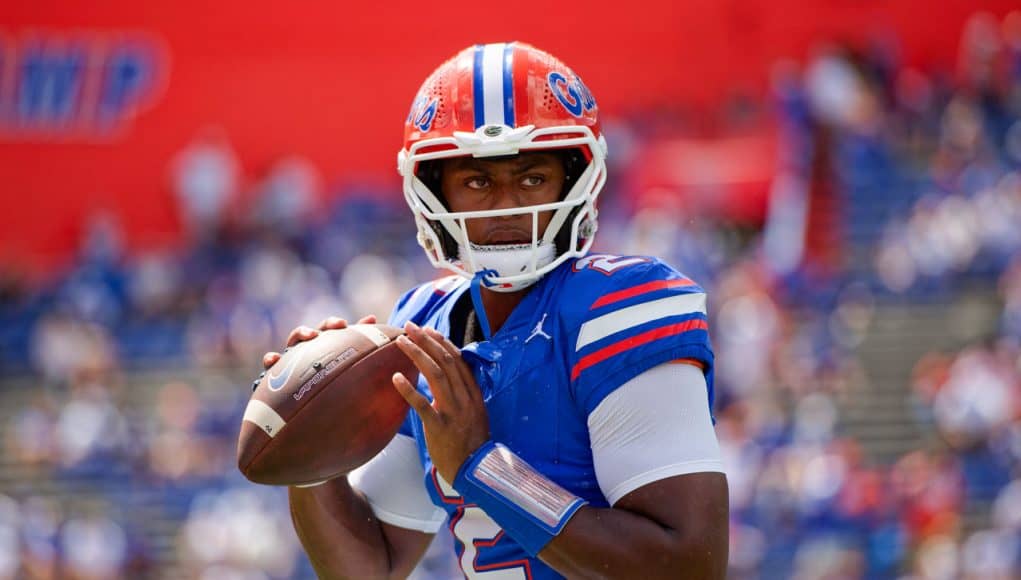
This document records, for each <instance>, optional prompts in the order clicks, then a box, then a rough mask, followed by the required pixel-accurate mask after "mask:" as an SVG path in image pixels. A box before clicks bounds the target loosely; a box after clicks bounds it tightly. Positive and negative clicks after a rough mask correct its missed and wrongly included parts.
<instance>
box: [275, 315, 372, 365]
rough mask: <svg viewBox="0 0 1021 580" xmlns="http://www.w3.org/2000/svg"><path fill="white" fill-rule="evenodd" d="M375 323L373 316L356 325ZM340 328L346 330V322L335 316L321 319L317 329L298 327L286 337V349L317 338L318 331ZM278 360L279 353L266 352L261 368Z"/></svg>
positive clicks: (364, 318)
mask: <svg viewBox="0 0 1021 580" xmlns="http://www.w3.org/2000/svg"><path fill="white" fill-rule="evenodd" d="M375 323H376V316H375V315H374V314H370V315H368V316H365V317H363V318H362V319H361V320H359V321H358V324H375ZM341 328H347V321H346V320H344V319H343V318H339V317H336V316H330V317H327V318H325V319H323V321H322V322H320V323H319V328H318V329H316V328H309V327H308V326H299V327H297V328H295V329H294V330H292V331H291V333H290V334H288V335H287V348H290V347H292V346H294V345H296V344H298V343H299V342H305V341H306V340H312V339H313V338H315V337H317V336H319V332H320V331H323V330H339V329H341ZM278 360H280V353H279V352H267V353H266V354H264V355H262V366H263V368H267V369H268V368H269V367H271V366H273V365H274V364H276V362H277V361H278Z"/></svg>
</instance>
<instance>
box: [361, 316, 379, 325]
mask: <svg viewBox="0 0 1021 580" xmlns="http://www.w3.org/2000/svg"><path fill="white" fill-rule="evenodd" d="M358 324H376V315H375V314H370V315H368V316H363V317H361V318H360V319H359V320H358Z"/></svg>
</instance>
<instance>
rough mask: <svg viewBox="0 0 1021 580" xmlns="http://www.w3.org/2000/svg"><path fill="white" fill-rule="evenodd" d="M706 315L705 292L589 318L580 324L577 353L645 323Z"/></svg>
mask: <svg viewBox="0 0 1021 580" xmlns="http://www.w3.org/2000/svg"><path fill="white" fill-rule="evenodd" d="M687 313H698V314H702V315H703V316H704V315H705V313H706V297H705V294H704V293H702V292H699V293H696V294H676V295H672V296H667V297H665V298H659V299H655V300H649V301H648V302H639V303H638V304H634V305H631V306H627V307H624V308H620V309H618V310H614V311H612V312H609V313H607V314H603V315H602V316H599V317H596V318H593V319H590V320H589V321H587V322H585V323H583V324H582V325H581V329H580V330H579V331H578V340H577V342H576V344H575V347H574V348H575V350H576V351H580V350H581V349H583V348H585V347H586V346H588V345H590V344H592V343H594V342H598V341H600V340H602V339H604V338H606V337H608V336H611V335H613V334H617V333H619V332H624V331H626V330H628V329H631V328H635V327H638V326H641V325H643V324H646V323H649V322H653V321H656V320H661V319H664V318H668V317H671V316H677V315H678V314H687Z"/></svg>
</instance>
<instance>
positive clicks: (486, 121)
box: [472, 42, 514, 129]
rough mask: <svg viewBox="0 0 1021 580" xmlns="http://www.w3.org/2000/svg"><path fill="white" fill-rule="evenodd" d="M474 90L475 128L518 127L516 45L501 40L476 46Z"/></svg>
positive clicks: (473, 77)
mask: <svg viewBox="0 0 1021 580" xmlns="http://www.w3.org/2000/svg"><path fill="white" fill-rule="evenodd" d="M473 65H474V70H473V73H474V74H473V75H472V91H473V92H474V98H475V102H474V105H475V128H476V129H478V128H479V127H481V126H483V125H507V126H508V127H513V126H514V78H513V74H512V71H513V70H514V69H513V67H514V45H513V44H512V43H506V42H500V43H496V44H486V45H482V44H480V45H478V46H476V47H475V55H474V62H473Z"/></svg>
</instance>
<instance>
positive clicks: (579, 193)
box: [399, 126, 606, 292]
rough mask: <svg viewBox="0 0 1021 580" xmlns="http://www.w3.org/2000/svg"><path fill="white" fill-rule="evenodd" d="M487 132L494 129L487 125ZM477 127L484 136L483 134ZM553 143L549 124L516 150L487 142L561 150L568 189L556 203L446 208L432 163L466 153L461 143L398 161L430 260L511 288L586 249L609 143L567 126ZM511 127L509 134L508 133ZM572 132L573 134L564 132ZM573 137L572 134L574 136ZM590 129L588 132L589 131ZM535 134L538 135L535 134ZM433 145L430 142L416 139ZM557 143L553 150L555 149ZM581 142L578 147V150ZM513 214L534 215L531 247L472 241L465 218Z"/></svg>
mask: <svg viewBox="0 0 1021 580" xmlns="http://www.w3.org/2000/svg"><path fill="white" fill-rule="evenodd" d="M483 129H489V128H488V127H486V128H483ZM483 129H480V131H479V133H483V132H484V131H483ZM559 129H561V130H560V131H557V132H556V133H557V134H558V136H561V135H563V136H561V137H560V138H559V139H555V140H545V139H544V140H541V141H538V142H536V140H535V137H543V136H545V135H549V134H551V133H552V132H551V131H550V129H541V130H536V131H533V132H532V133H533V135H531V137H532V138H531V139H529V140H528V141H527V142H518V143H512V144H508V145H513V148H511V147H507V148H505V149H502V150H501V149H497V148H496V147H494V146H493V145H495V144H494V143H487V145H488V147H486V149H487V151H486V152H487V153H490V154H489V155H475V157H479V158H486V157H506V156H508V155H516V154H518V153H522V152H527V151H543V152H563V153H562V154H561V155H560V158H561V161H562V162H563V163H564V170H565V177H566V180H565V186H564V192H563V193H562V195H561V196H560V199H559V200H558V201H555V202H552V203H546V204H541V205H533V206H522V207H516V208H506V209H497V210H483V211H470V212H451V211H449V209H448V207H447V205H446V203H445V199H444V197H443V194H442V191H440V187H439V181H440V180H439V172H438V171H436V170H435V163H434V162H435V161H438V160H442V159H450V158H454V157H460V156H464V155H465V151H464V149H463V148H461V147H458V148H451V149H445V150H441V151H435V150H433V151H430V152H428V153H424V154H421V153H417V152H416V147H413V148H412V151H411V154H410V155H407V156H405V155H403V152H402V155H401V158H400V159H399V162H400V165H401V172H402V174H403V176H404V194H405V199H406V200H407V202H408V205H409V206H411V209H412V211H413V212H414V214H415V222H416V224H417V226H418V242H419V244H420V245H421V246H422V247H423V248H424V249H425V251H426V255H427V256H428V257H429V260H430V261H431V262H432V264H433V265H434V266H436V267H438V268H446V269H449V270H452V271H454V272H455V273H457V274H460V275H461V276H464V277H465V278H472V277H474V276H475V275H476V274H479V273H480V272H484V278H483V283H484V284H485V285H486V287H488V288H490V289H491V290H495V291H497V292H513V291H517V290H521V289H523V288H526V287H528V286H530V285H531V284H533V283H535V282H536V281H537V280H538V279H539V278H541V277H542V276H543V275H545V274H546V273H547V272H550V271H552V270H553V269H555V268H556V267H557V266H559V265H560V264H562V263H564V262H565V261H566V260H568V259H569V258H571V257H577V256H582V255H584V254H585V253H586V252H588V250H589V248H590V247H591V245H592V242H593V240H594V234H595V231H596V228H597V223H598V222H597V211H596V205H595V204H596V199H597V197H598V194H599V191H600V190H601V189H602V186H603V184H604V183H605V180H606V165H605V153H604V151H605V149H604V148H605V142H604V141H603V140H602V139H601V138H600V139H598V140H597V139H596V138H595V137H594V136H593V135H592V133H591V131H589V130H588V128H587V127H580V126H574V127H564V128H559ZM508 132H509V131H508ZM564 133H568V135H564ZM572 133H573V134H575V135H577V136H573V135H570V134H572ZM586 133H587V134H586ZM535 134H538V135H535ZM416 145H421V147H419V149H428V148H430V145H432V146H435V144H430V143H429V142H427V141H424V142H421V143H418V144H416ZM551 145H555V147H551ZM579 145H580V147H579ZM549 211H552V212H553V215H552V217H551V218H550V221H549V223H548V225H547V226H546V229H545V231H543V232H539V231H538V228H539V214H540V213H543V212H549ZM509 215H530V216H531V224H532V225H531V241H530V243H526V244H514V245H493V246H482V245H478V244H474V243H472V242H471V241H470V240H469V239H468V234H467V231H468V230H467V223H466V222H467V220H470V219H480V218H492V217H498V216H509Z"/></svg>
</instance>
